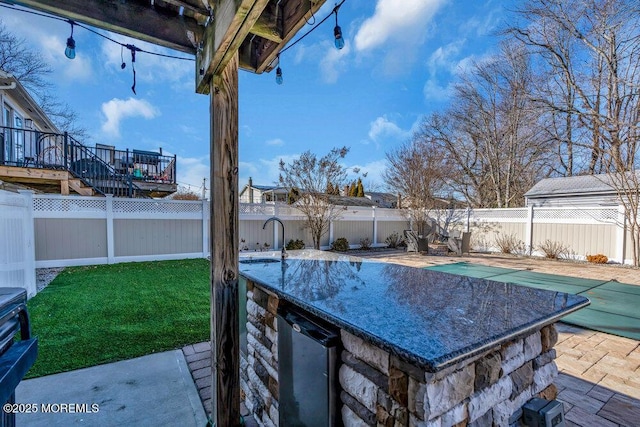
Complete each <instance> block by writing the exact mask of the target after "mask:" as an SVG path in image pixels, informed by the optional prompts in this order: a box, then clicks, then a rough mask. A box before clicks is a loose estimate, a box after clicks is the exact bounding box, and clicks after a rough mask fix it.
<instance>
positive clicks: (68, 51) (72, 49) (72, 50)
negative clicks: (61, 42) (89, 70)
mask: <svg viewBox="0 0 640 427" xmlns="http://www.w3.org/2000/svg"><path fill="white" fill-rule="evenodd" d="M69 24H71V35H70V36H69V38H68V39H67V47H66V48H65V50H64V56H66V57H67V58H69V59H73V58H75V57H76V41H75V40H74V39H73V24H74V22H73V21H71V20H69Z"/></svg>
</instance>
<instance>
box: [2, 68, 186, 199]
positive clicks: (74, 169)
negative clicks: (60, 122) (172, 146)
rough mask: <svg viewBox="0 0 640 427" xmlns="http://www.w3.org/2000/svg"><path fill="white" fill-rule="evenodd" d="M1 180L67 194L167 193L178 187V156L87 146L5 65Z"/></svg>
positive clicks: (123, 195)
mask: <svg viewBox="0 0 640 427" xmlns="http://www.w3.org/2000/svg"><path fill="white" fill-rule="evenodd" d="M0 106H1V107H2V114H1V116H0V180H1V181H3V182H7V183H11V184H13V185H15V186H17V187H18V188H25V189H31V190H34V191H37V192H44V193H60V194H63V195H68V194H79V195H82V196H99V195H106V194H112V195H114V196H119V197H146V198H148V197H164V196H167V195H169V194H172V193H174V192H175V191H176V190H177V183H176V158H175V156H165V155H163V154H162V150H159V151H158V152H155V151H143V150H136V149H133V150H130V149H126V150H117V149H116V148H115V146H110V145H104V144H96V145H95V146H93V147H90V146H87V145H85V144H83V143H81V142H80V141H78V140H77V139H75V138H74V137H73V136H72V135H70V134H68V133H66V132H62V131H60V129H58V128H57V127H56V125H55V124H54V123H53V122H52V121H51V120H50V119H49V117H47V115H46V114H45V112H44V111H43V110H42V108H40V106H39V105H38V103H37V102H36V101H35V100H34V99H33V97H32V96H31V95H30V94H29V92H28V91H27V90H26V89H25V87H24V86H23V85H22V84H20V82H19V81H18V80H17V79H16V78H15V77H14V76H12V75H11V74H9V73H6V72H4V71H2V70H0Z"/></svg>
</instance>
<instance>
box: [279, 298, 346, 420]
mask: <svg viewBox="0 0 640 427" xmlns="http://www.w3.org/2000/svg"><path fill="white" fill-rule="evenodd" d="M338 343H339V334H338V332H337V330H332V329H331V327H330V326H328V325H326V324H325V323H324V322H322V321H321V320H320V319H317V318H315V317H314V316H312V315H310V314H308V313H304V312H302V311H300V310H299V309H294V308H291V307H283V308H279V309H278V371H279V372H278V379H279V395H280V396H279V397H280V399H279V405H280V406H279V408H280V409H279V413H280V414H279V416H280V425H281V426H283V427H284V426H286V427H298V426H304V427H316V426H317V427H320V426H322V427H326V426H335V425H337V422H336V420H337V418H336V417H337V411H336V408H337V407H338V405H337V399H338V397H339V396H338V391H337V387H338V381H337V378H336V354H337V345H338Z"/></svg>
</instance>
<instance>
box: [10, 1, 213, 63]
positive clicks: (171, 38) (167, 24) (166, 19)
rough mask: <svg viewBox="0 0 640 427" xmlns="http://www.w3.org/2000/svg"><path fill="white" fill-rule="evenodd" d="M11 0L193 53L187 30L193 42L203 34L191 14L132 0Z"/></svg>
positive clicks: (200, 38) (194, 51)
mask: <svg viewBox="0 0 640 427" xmlns="http://www.w3.org/2000/svg"><path fill="white" fill-rule="evenodd" d="M13 3H15V4H17V5H21V6H25V7H28V8H30V9H34V10H39V11H41V12H46V13H50V14H52V15H56V16H60V17H64V18H67V19H71V20H73V21H78V22H81V23H84V24H87V25H91V26H93V27H96V28H102V29H103V30H107V31H112V32H114V33H118V34H122V35H125V36H129V37H133V38H135V39H138V40H143V41H146V42H149V43H153V44H157V45H159V46H164V47H167V48H170V49H175V50H178V51H180V52H185V53H190V54H195V53H196V47H195V46H194V45H193V44H192V43H191V41H190V40H189V37H188V36H187V32H191V34H192V35H193V39H194V40H195V41H196V43H198V42H200V41H201V40H202V37H203V35H204V26H201V25H198V22H197V21H196V20H195V19H194V18H192V17H189V16H187V15H184V16H180V17H179V16H178V14H177V13H171V12H170V11H169V10H167V9H160V8H157V9H153V8H151V7H149V6H148V5H142V4H140V3H137V2H132V1H125V2H122V1H109V0H65V1H59V0H16V1H14V2H13Z"/></svg>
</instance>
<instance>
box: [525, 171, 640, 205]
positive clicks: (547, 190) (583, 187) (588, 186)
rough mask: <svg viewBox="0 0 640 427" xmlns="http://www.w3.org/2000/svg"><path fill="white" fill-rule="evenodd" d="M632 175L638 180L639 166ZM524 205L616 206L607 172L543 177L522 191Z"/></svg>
mask: <svg viewBox="0 0 640 427" xmlns="http://www.w3.org/2000/svg"><path fill="white" fill-rule="evenodd" d="M635 174H636V177H635V179H634V178H633V177H631V179H630V180H629V181H630V182H635V183H636V188H633V189H632V191H635V192H637V191H638V188H637V183H638V182H640V170H636V171H635ZM524 196H525V204H526V206H547V207H554V206H558V207H560V206H617V205H618V204H619V202H618V195H617V193H616V186H615V185H613V184H612V178H611V175H609V174H598V175H580V176H569V177H560V178H545V179H543V180H541V181H539V182H538V183H536V185H534V186H533V187H532V188H531V189H530V190H529V191H527V192H526V193H525V194H524Z"/></svg>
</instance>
